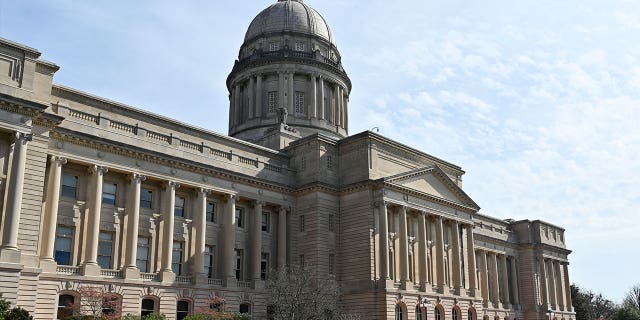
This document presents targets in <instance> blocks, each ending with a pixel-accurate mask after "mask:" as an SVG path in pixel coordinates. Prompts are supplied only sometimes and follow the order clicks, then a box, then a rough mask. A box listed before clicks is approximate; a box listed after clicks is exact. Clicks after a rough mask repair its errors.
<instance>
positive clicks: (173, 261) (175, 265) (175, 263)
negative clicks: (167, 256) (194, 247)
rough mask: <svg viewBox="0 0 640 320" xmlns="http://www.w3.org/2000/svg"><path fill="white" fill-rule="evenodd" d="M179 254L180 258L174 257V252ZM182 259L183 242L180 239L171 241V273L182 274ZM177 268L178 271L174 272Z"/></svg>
mask: <svg viewBox="0 0 640 320" xmlns="http://www.w3.org/2000/svg"><path fill="white" fill-rule="evenodd" d="M176 245H178V247H176ZM178 253H179V254H180V255H179V258H180V259H175V257H176V254H178ZM183 260H184V242H182V241H173V246H172V247H171V271H173V273H175V274H176V275H177V276H180V275H182V271H183V269H184V268H183V267H184V266H183V265H182V264H183ZM175 268H177V269H178V270H177V271H178V272H176V269H175Z"/></svg>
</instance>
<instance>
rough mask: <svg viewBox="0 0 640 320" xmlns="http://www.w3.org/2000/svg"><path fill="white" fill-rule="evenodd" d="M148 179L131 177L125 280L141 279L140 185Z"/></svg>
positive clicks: (136, 175)
mask: <svg viewBox="0 0 640 320" xmlns="http://www.w3.org/2000/svg"><path fill="white" fill-rule="evenodd" d="M145 179H146V177H144V176H142V175H140V174H137V173H133V174H131V175H129V195H130V197H129V199H128V201H127V202H128V203H127V205H128V208H127V238H126V239H127V245H126V250H127V251H126V256H125V261H124V268H125V270H124V275H125V278H137V277H140V271H139V270H138V267H137V266H136V258H137V257H136V255H137V254H138V223H139V221H140V185H141V184H142V181H144V180H145Z"/></svg>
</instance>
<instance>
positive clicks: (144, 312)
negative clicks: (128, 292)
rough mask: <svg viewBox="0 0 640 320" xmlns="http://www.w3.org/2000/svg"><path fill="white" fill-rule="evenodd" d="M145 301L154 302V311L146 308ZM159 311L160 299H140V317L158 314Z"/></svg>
mask: <svg viewBox="0 0 640 320" xmlns="http://www.w3.org/2000/svg"><path fill="white" fill-rule="evenodd" d="M145 301H151V302H153V307H152V309H148V308H144V302H145ZM157 311H158V299H157V298H156V297H143V298H142V299H140V315H141V316H142V317H144V316H148V315H150V314H153V313H156V312H157Z"/></svg>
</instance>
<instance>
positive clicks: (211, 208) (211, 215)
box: [207, 202, 217, 222]
mask: <svg viewBox="0 0 640 320" xmlns="http://www.w3.org/2000/svg"><path fill="white" fill-rule="evenodd" d="M215 210H216V207H215V204H214V203H213V202H207V221H208V222H217V221H216V220H217V219H216V214H215Z"/></svg>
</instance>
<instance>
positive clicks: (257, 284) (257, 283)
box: [251, 279, 265, 290]
mask: <svg viewBox="0 0 640 320" xmlns="http://www.w3.org/2000/svg"><path fill="white" fill-rule="evenodd" d="M251 282H252V283H251V287H252V288H253V289H258V290H259V289H264V288H265V282H264V280H262V279H260V280H253V281H251Z"/></svg>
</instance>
